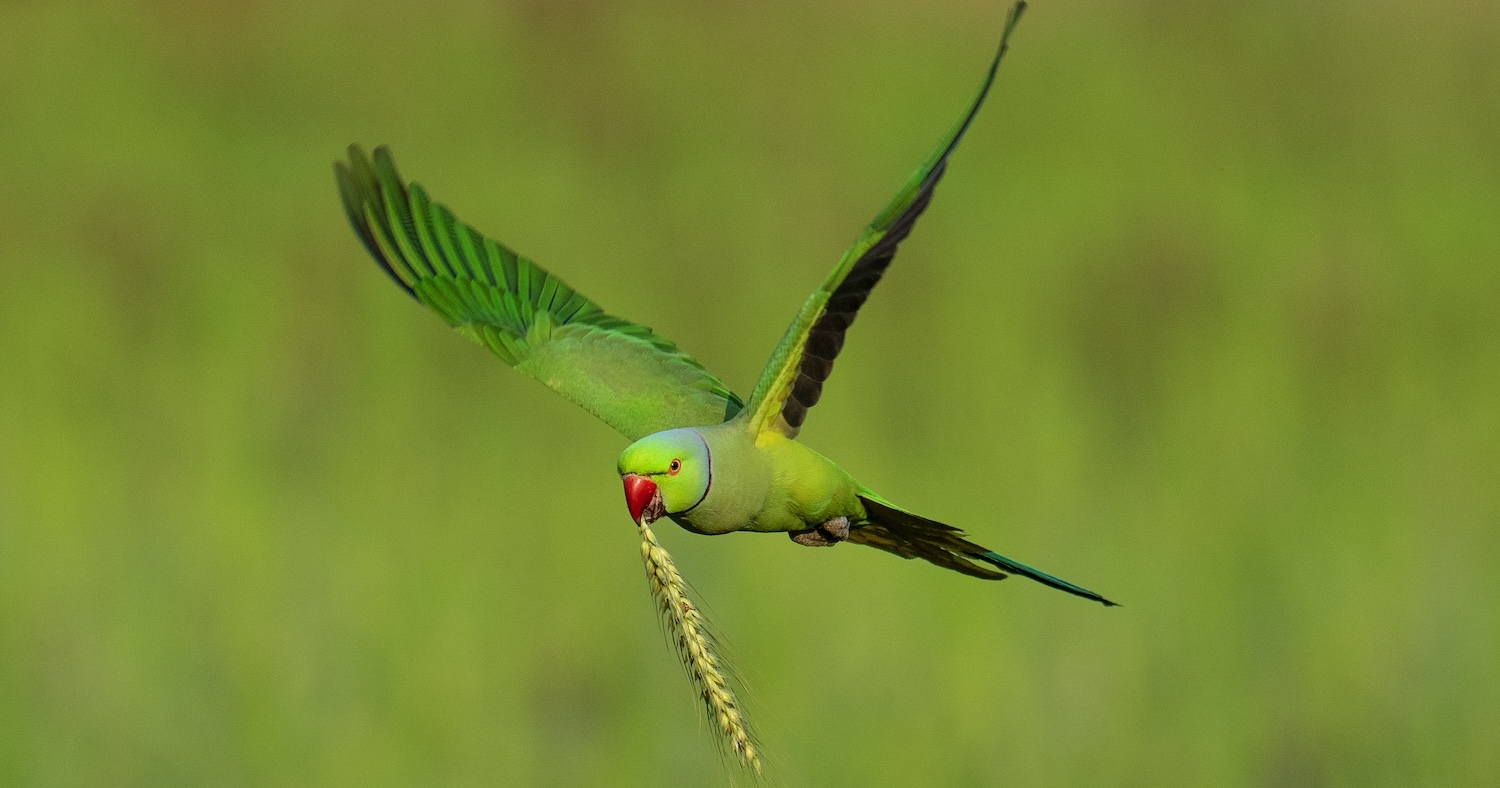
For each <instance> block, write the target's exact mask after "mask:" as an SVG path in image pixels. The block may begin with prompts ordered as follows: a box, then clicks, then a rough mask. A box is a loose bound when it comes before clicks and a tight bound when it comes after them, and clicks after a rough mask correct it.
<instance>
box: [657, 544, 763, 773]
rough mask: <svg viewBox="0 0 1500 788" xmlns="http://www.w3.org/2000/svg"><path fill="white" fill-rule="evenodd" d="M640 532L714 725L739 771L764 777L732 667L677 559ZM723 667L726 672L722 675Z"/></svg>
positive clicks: (671, 626) (666, 616) (667, 615)
mask: <svg viewBox="0 0 1500 788" xmlns="http://www.w3.org/2000/svg"><path fill="white" fill-rule="evenodd" d="M637 527H638V528H639V529H640V532H641V560H642V561H643V562H644V563H645V564H646V579H647V580H648V581H649V582H650V584H651V594H652V596H654V597H656V601H657V607H658V609H659V611H660V613H661V616H662V620H663V621H665V622H666V625H667V629H668V631H669V636H670V637H671V638H672V639H673V641H674V642H675V644H676V646H677V656H678V658H680V659H681V660H682V665H683V667H684V668H686V669H687V672H688V676H689V677H690V678H692V680H693V684H694V685H695V686H696V687H697V688H698V691H699V693H700V694H701V695H702V697H703V708H704V710H705V711H706V712H707V713H708V721H709V725H710V726H713V727H715V728H716V729H717V730H718V732H719V733H720V734H722V735H723V740H724V741H725V742H727V743H728V745H729V750H730V752H732V753H734V756H735V758H736V759H737V760H738V761H739V763H740V765H741V766H744V767H746V768H749V769H752V770H753V771H754V772H755V774H757V775H759V774H760V773H761V771H760V752H759V749H758V748H757V747H756V744H755V739H754V737H752V736H751V734H750V726H749V723H748V722H747V721H746V720H745V715H744V712H743V711H741V709H740V704H739V701H738V699H736V698H735V696H734V691H733V690H731V689H730V688H729V682H728V681H727V679H726V678H725V675H724V674H725V671H727V670H728V667H727V664H726V663H722V662H721V660H720V659H719V657H717V656H716V655H715V654H714V649H713V636H712V635H711V634H710V630H709V626H708V620H707V619H706V618H704V617H703V613H702V612H700V611H699V610H698V607H697V606H696V605H694V604H693V602H692V600H690V599H688V595H687V582H686V581H684V580H683V579H682V575H680V574H678V572H677V567H676V566H675V565H674V564H673V563H672V556H670V555H668V554H667V551H666V550H664V549H662V546H661V545H660V544H657V542H656V536H655V535H654V534H652V533H651V528H650V527H649V526H647V525H646V524H645V523H638V524H637ZM721 665H723V666H724V668H723V669H722V670H721Z"/></svg>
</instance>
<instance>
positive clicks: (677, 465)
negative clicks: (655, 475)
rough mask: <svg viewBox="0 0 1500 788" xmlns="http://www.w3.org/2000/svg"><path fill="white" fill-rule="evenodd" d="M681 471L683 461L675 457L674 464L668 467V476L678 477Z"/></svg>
mask: <svg viewBox="0 0 1500 788" xmlns="http://www.w3.org/2000/svg"><path fill="white" fill-rule="evenodd" d="M680 470H682V460H679V459H677V458H676V457H673V458H672V462H671V463H670V464H668V465H667V475H669V476H676V475H677V472H678V471H680Z"/></svg>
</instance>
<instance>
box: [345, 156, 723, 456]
mask: <svg viewBox="0 0 1500 788" xmlns="http://www.w3.org/2000/svg"><path fill="white" fill-rule="evenodd" d="M334 169H335V174H336V175H337V178H338V183H339V191H340V193H341V194H342V195H343V199H344V210H345V211H346V212H347V213H348V215H349V222H350V224H351V225H353V227H354V231H355V233H356V234H357V235H358V236H359V238H360V240H361V241H363V242H364V245H365V248H366V249H368V250H369V252H370V254H371V255H372V256H374V258H375V260H376V261H377V262H379V263H380V265H381V267H382V268H384V269H385V272H386V273H387V274H389V275H390V277H391V279H393V280H395V282H396V284H398V285H400V286H401V288H402V289H403V290H405V291H406V292H407V293H408V294H410V295H411V296H412V297H413V298H415V299H417V300H418V301H420V302H421V303H422V304H424V305H425V306H427V307H428V308H429V309H431V310H432V311H434V312H436V313H438V315H439V316H440V317H442V318H443V320H445V321H447V323H448V325H450V326H453V327H454V328H455V329H457V330H458V331H459V332H460V333H462V334H463V335H464V336H467V337H469V338H470V339H472V340H474V341H475V342H478V343H479V344H481V345H484V346H485V347H487V348H489V349H490V350H491V351H492V352H494V354H495V355H497V356H499V357H500V359H501V360H502V361H504V362H505V363H507V364H509V365H511V366H513V367H515V368H516V369H518V370H520V371H522V372H525V373H526V374H528V375H530V376H532V377H534V378H536V379H537V380H539V381H541V382H542V383H543V384H544V385H546V386H547V387H549V388H551V389H553V390H555V391H556V392H557V393H559V394H561V395H563V396H564V397H566V398H567V399H569V400H570V401H572V402H575V403H577V404H578V405H581V406H582V407H583V408H584V409H585V410H587V411H589V412H590V413H592V414H594V415H595V416H598V417H599V418H600V419H602V420H603V421H604V422H605V423H606V424H608V425H610V426H611V427H614V428H615V429H616V430H619V431H620V432H621V433H622V434H624V435H625V436H626V437H628V438H631V439H635V438H640V437H643V436H646V435H649V434H651V433H653V432H659V431H661V430H665V429H670V428H672V427H681V426H686V425H700V424H716V423H719V422H721V421H723V420H724V419H726V418H728V417H730V416H733V415H735V414H736V413H738V412H739V410H740V409H741V407H742V403H741V401H740V398H739V397H737V396H735V394H734V392H732V391H730V390H729V389H728V388H727V387H726V386H725V385H724V384H723V383H721V382H719V379H718V378H716V377H714V376H713V375H712V374H710V373H709V372H708V370H706V369H704V368H703V365H701V364H699V363H698V362H697V361H694V360H693V359H692V358H691V357H690V356H688V355H687V354H686V353H683V352H682V351H680V350H678V349H677V346H676V345H673V344H672V343H671V342H669V341H667V340H665V339H662V338H661V337H659V336H657V335H656V334H654V333H652V332H651V329H649V328H646V327H645V326H642V325H638V324H636V323H632V322H630V321H628V320H623V319H621V318H618V317H614V316H612V315H609V314H606V313H605V312H604V310H603V309H601V308H600V307H599V305H598V304H595V303H594V302H593V301H590V300H589V299H588V298H585V297H584V296H583V295H582V294H580V293H578V292H577V291H575V290H574V289H573V288H571V287H568V286H567V285H566V284H565V283H563V281H562V280H561V279H559V278H557V277H556V276H553V275H552V274H550V273H548V272H547V271H546V270H545V269H543V268H542V267H541V266H539V265H537V264H536V263H534V262H532V261H531V260H528V259H527V258H525V257H522V256H520V255H518V254H516V253H515V252H513V251H511V250H510V249H508V248H506V247H505V246H503V245H501V244H499V243H496V242H495V241H493V240H490V239H489V238H486V237H484V236H483V235H480V234H479V233H478V232H475V230H474V229H473V228H472V227H469V226H468V225H467V224H464V223H463V222H460V221H459V220H458V219H457V218H455V217H454V216H453V214H452V213H451V212H450V211H449V210H448V209H447V208H446V207H444V206H443V205H441V204H439V203H435V202H432V201H431V200H429V199H428V198H427V193H426V191H425V190H424V189H423V188H422V187H421V186H419V185H417V184H415V183H413V184H410V185H407V184H406V183H405V182H403V181H402V180H401V176H400V175H399V174H397V172H396V165H395V162H394V161H392V160H391V155H390V152H389V151H388V150H386V148H384V147H379V148H376V149H375V157H374V162H373V164H372V162H371V160H370V159H369V158H367V157H366V156H365V154H364V151H363V150H361V149H360V148H359V146H357V145H352V146H350V147H349V162H348V163H347V164H346V163H344V162H339V163H337V164H336V165H335V168H334Z"/></svg>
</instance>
